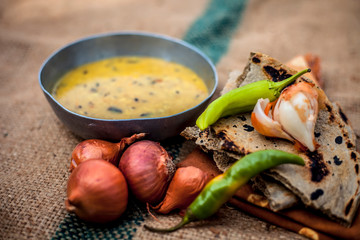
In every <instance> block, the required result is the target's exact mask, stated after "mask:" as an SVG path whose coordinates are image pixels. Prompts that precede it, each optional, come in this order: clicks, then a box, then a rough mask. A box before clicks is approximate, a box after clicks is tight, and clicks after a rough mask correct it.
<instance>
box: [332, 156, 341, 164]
mask: <svg viewBox="0 0 360 240" xmlns="http://www.w3.org/2000/svg"><path fill="white" fill-rule="evenodd" d="M333 159H334V163H335V165H337V166H339V165H341V164H342V162H343V161H341V160H340V158H339V157H338V156H336V155H335V156H334V158H333Z"/></svg>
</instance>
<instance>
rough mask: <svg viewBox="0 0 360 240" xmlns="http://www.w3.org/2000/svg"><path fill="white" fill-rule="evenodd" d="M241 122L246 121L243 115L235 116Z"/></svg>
mask: <svg viewBox="0 0 360 240" xmlns="http://www.w3.org/2000/svg"><path fill="white" fill-rule="evenodd" d="M237 118H238V119H240V120H241V121H246V117H245V116H244V115H240V116H237Z"/></svg>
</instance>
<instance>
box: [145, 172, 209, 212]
mask: <svg viewBox="0 0 360 240" xmlns="http://www.w3.org/2000/svg"><path fill="white" fill-rule="evenodd" d="M210 179H212V177H210V175H209V174H207V173H206V172H204V171H202V170H200V169H199V168H197V167H193V166H189V167H182V168H178V169H177V170H176V172H175V175H174V177H173V179H172V180H171V182H170V185H169V188H168V190H167V192H166V196H165V198H164V200H163V201H162V202H161V203H160V204H158V205H157V206H155V207H152V208H153V209H154V210H155V211H156V212H157V213H162V214H167V213H169V212H171V211H173V210H176V209H178V210H182V209H186V208H187V207H188V206H189V205H190V204H191V203H192V201H193V200H194V199H195V198H196V197H197V195H198V194H199V193H200V192H201V190H202V189H203V188H204V187H205V185H206V184H207V183H208V182H209V181H210Z"/></svg>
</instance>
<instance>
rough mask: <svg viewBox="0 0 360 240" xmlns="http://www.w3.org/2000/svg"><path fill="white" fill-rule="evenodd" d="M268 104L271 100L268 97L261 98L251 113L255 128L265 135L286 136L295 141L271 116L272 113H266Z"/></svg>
mask: <svg viewBox="0 0 360 240" xmlns="http://www.w3.org/2000/svg"><path fill="white" fill-rule="evenodd" d="M268 104H270V101H269V99H267V98H266V99H263V98H260V99H259V100H258V101H257V103H256V105H255V107H254V110H253V112H252V114H251V123H252V125H253V127H254V128H255V130H256V131H258V132H259V133H260V134H262V135H264V136H268V137H278V138H284V139H287V140H290V141H293V140H294V139H293V138H292V137H290V136H289V135H288V134H287V133H286V132H284V130H283V129H282V128H281V125H280V124H279V123H278V122H276V121H274V120H273V119H272V118H271V113H270V112H269V113H266V110H265V109H266V108H267V106H268ZM269 115H270V116H269Z"/></svg>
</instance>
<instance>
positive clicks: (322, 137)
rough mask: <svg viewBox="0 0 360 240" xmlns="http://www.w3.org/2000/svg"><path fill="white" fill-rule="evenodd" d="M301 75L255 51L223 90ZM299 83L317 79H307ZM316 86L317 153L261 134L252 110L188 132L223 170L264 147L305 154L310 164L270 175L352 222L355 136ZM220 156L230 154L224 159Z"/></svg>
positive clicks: (358, 181)
mask: <svg viewBox="0 0 360 240" xmlns="http://www.w3.org/2000/svg"><path fill="white" fill-rule="evenodd" d="M295 73H296V71H295V70H292V69H290V68H289V67H287V66H285V65H283V64H281V63H280V62H279V61H277V60H275V59H273V58H271V57H269V56H267V55H265V54H261V53H251V54H250V58H249V63H248V65H247V66H246V67H245V69H244V71H243V74H242V75H241V76H240V77H238V78H236V79H235V78H233V79H232V80H231V81H229V84H226V85H225V87H224V90H223V91H222V93H225V92H227V91H229V90H231V89H232V88H234V86H235V87H238V86H242V85H245V84H249V83H251V82H255V81H259V80H263V79H270V80H272V81H281V80H284V79H286V78H288V77H289V76H291V75H293V74H295ZM297 81H307V82H312V81H311V80H310V79H308V78H306V77H300V78H299V79H298V80H297ZM315 86H316V88H317V90H318V93H319V116H318V120H317V123H316V126H315V136H316V140H317V142H318V143H319V144H320V147H319V148H318V149H317V150H316V151H314V152H299V151H298V150H296V149H295V148H294V146H293V144H292V143H291V142H289V141H286V140H281V139H273V138H267V137H264V136H263V135H260V134H259V133H258V132H256V131H255V130H254V128H253V127H252V124H251V120H250V113H246V114H239V115H235V116H231V117H227V118H222V119H220V120H219V121H218V122H217V123H215V124H214V125H213V126H211V127H209V128H208V129H206V130H204V131H200V130H199V129H198V128H197V127H196V126H195V127H190V128H187V129H185V130H184V131H183V133H182V135H183V136H184V137H186V138H188V139H192V140H193V141H195V143H196V144H198V145H199V146H201V147H202V148H203V149H204V150H206V151H210V152H216V154H215V156H216V158H214V160H215V161H216V162H217V165H218V166H219V167H221V168H220V169H221V170H225V169H226V168H227V167H228V166H229V165H231V162H232V161H235V160H236V159H239V158H241V156H243V155H245V154H249V153H251V152H255V151H259V150H264V149H279V150H283V151H287V152H290V153H294V154H298V155H300V156H301V157H303V159H304V160H305V162H306V166H305V167H301V166H297V165H290V164H284V165H281V166H278V167H276V168H273V169H271V170H269V171H267V172H266V174H267V175H269V176H271V177H272V178H273V179H275V180H277V181H279V182H281V183H282V184H283V185H284V186H285V187H286V188H287V189H289V190H291V192H292V193H293V194H295V195H296V196H297V197H298V198H299V199H300V200H301V202H302V203H303V204H304V205H306V206H308V207H312V208H314V209H317V210H320V211H321V212H323V213H324V214H326V215H327V216H329V217H330V218H332V219H335V220H337V221H339V222H340V223H343V224H344V225H346V226H349V225H350V224H351V222H352V220H353V217H354V215H355V213H356V210H357V208H358V205H359V200H360V189H359V185H360V176H359V171H360V170H359V165H360V160H359V153H358V152H357V151H356V149H355V148H356V147H355V146H356V144H355V134H354V132H353V130H352V128H351V125H350V123H349V122H348V119H347V118H346V116H345V114H344V113H343V112H342V111H341V109H340V108H339V106H338V105H336V104H332V103H331V102H330V101H329V99H328V98H327V97H326V95H325V93H324V92H323V90H322V89H321V88H320V87H319V86H318V85H317V84H316V83H315ZM339 110H340V111H339ZM219 156H227V157H224V158H223V159H224V160H223V159H222V158H221V157H219ZM231 159H232V160H231Z"/></svg>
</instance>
